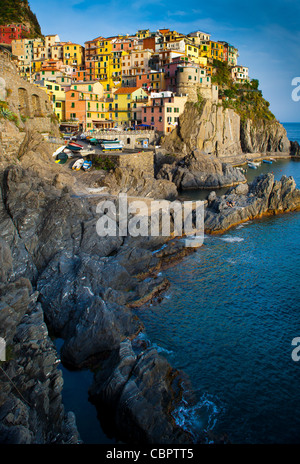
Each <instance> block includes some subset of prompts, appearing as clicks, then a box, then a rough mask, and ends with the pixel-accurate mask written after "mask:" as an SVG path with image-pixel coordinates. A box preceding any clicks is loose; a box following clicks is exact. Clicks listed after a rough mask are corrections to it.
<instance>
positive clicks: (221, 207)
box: [204, 173, 300, 233]
mask: <svg viewBox="0 0 300 464" xmlns="http://www.w3.org/2000/svg"><path fill="white" fill-rule="evenodd" d="M243 189H245V191H244V192H241V191H240V186H238V187H236V188H233V189H230V190H229V191H228V193H227V194H226V195H224V196H222V197H217V198H216V199H214V201H212V202H211V203H209V205H208V208H207V209H206V211H205V219H204V221H205V231H206V232H207V233H214V232H223V231H225V230H227V229H229V228H230V227H232V226H234V225H236V224H239V223H241V222H244V221H247V220H249V219H254V218H258V217H261V216H263V215H267V214H277V213H281V212H286V211H294V210H298V209H299V208H300V190H298V189H297V188H296V183H295V181H294V179H293V178H291V177H286V176H283V177H282V178H281V180H280V181H275V180H274V175H273V174H271V173H269V174H265V175H261V176H258V177H257V178H256V179H255V180H254V181H253V182H252V183H251V184H248V185H247V186H245V187H243Z"/></svg>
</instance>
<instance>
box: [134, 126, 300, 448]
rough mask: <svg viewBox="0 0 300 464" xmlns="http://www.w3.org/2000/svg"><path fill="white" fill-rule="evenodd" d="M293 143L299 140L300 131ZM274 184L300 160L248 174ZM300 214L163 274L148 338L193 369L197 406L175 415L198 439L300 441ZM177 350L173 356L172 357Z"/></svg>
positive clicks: (231, 235)
mask: <svg viewBox="0 0 300 464" xmlns="http://www.w3.org/2000/svg"><path fill="white" fill-rule="evenodd" d="M286 128H287V130H288V136H289V138H290V139H291V140H299V142H300V124H298V125H292V130H293V134H292V136H291V135H290V134H289V125H287V126H286ZM262 172H273V173H274V175H275V178H276V179H280V178H281V176H282V175H287V176H290V175H291V176H293V177H294V179H295V181H296V182H297V185H298V186H300V162H297V161H291V160H284V161H277V162H276V163H273V164H272V165H268V164H262V165H261V167H260V168H259V169H258V170H255V171H254V170H253V172H252V170H249V171H248V173H247V175H248V176H249V180H252V178H254V177H255V176H257V175H259V174H260V173H262ZM299 246H300V213H299V212H295V213H287V214H284V215H280V216H275V217H268V218H265V219H260V220H255V221H249V222H248V223H245V224H241V225H239V226H237V227H236V228H234V229H232V230H230V231H228V232H226V233H225V234H223V235H221V236H206V237H205V240H204V245H203V247H202V248H200V249H199V250H198V251H197V252H196V253H195V254H193V255H191V256H189V257H187V258H186V259H185V260H184V261H183V262H182V263H180V264H179V265H177V266H176V267H174V268H172V269H169V270H167V271H165V272H164V275H165V276H166V277H167V278H168V279H169V281H170V282H171V286H170V289H169V292H168V294H167V298H165V299H164V300H163V301H162V302H161V303H160V304H158V305H153V306H150V307H148V308H147V309H146V310H145V309H143V310H142V311H140V312H139V317H140V318H141V319H142V320H143V322H144V323H145V327H146V329H147V336H148V337H149V338H150V339H151V340H152V342H153V343H155V344H156V345H157V346H159V347H161V349H165V350H166V352H165V354H164V355H165V356H166V357H167V359H168V360H169V361H170V363H171V364H172V365H173V366H174V367H176V368H178V369H180V370H183V371H185V372H186V373H187V374H188V375H189V376H190V379H191V381H192V386H193V389H194V390H195V391H196V393H197V397H198V401H197V402H196V404H195V405H194V406H193V407H191V406H189V405H188V404H187V403H185V400H184V399H183V402H182V404H181V405H180V406H179V408H178V409H177V411H175V413H174V416H175V419H176V420H177V422H178V423H179V424H181V425H182V426H183V427H184V428H186V429H187V430H189V431H190V432H191V433H193V435H194V436H195V437H196V436H197V435H200V436H201V437H202V439H205V440H206V441H207V442H214V440H216V439H217V440H218V438H219V437H222V436H223V435H226V436H227V437H228V440H229V441H230V442H232V443H299V442H300V389H299V382H300V362H299V363H297V362H295V361H293V359H292V357H291V353H292V350H293V347H292V345H291V343H292V340H293V339H294V338H295V337H300V289H299V285H300V255H299ZM170 351H171V353H170Z"/></svg>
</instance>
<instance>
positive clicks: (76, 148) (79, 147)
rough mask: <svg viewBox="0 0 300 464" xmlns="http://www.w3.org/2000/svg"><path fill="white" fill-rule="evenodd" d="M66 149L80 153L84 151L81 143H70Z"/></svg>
mask: <svg viewBox="0 0 300 464" xmlns="http://www.w3.org/2000/svg"><path fill="white" fill-rule="evenodd" d="M66 148H68V149H69V150H72V151H80V150H82V149H83V146H82V145H79V143H75V142H69V143H68V145H67V147H66Z"/></svg>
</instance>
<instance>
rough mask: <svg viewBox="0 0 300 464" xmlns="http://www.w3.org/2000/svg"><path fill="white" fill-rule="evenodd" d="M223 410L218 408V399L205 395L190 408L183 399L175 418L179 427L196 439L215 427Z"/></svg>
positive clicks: (174, 414)
mask: <svg viewBox="0 0 300 464" xmlns="http://www.w3.org/2000/svg"><path fill="white" fill-rule="evenodd" d="M221 412H222V408H221V407H220V406H217V404H216V399H215V398H214V397H213V396H212V395H209V394H208V393H204V394H203V395H202V396H201V398H200V400H199V401H198V403H197V404H195V405H193V406H190V405H188V403H187V401H186V400H185V399H184V398H183V399H182V403H181V405H180V406H179V407H178V408H177V409H176V410H175V411H174V412H173V417H174V419H175V422H176V424H177V425H178V426H180V427H181V428H183V429H184V430H186V431H187V432H189V433H191V434H192V436H193V437H194V439H197V437H198V436H199V434H201V433H203V432H204V433H207V432H209V431H211V430H213V428H214V427H215V425H216V423H217V416H218V415H219V414H220V413H221Z"/></svg>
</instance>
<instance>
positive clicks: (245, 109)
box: [212, 61, 275, 121]
mask: <svg viewBox="0 0 300 464" xmlns="http://www.w3.org/2000/svg"><path fill="white" fill-rule="evenodd" d="M214 66H215V69H216V72H215V74H214V75H213V76H212V82H213V83H215V84H218V86H219V96H220V98H222V100H223V103H222V104H223V107H224V108H232V109H233V110H234V111H236V113H238V114H239V115H240V117H241V120H242V121H245V120H247V119H252V120H253V121H257V120H267V121H273V120H275V116H274V114H273V113H272V112H271V111H270V109H269V107H270V103H269V102H268V101H267V100H265V99H264V98H263V95H262V92H261V90H259V82H258V80H257V79H252V80H251V81H249V82H246V83H244V84H238V83H235V82H234V81H233V79H232V77H231V71H230V67H229V66H228V64H227V63H226V62H222V61H215V62H214Z"/></svg>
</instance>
